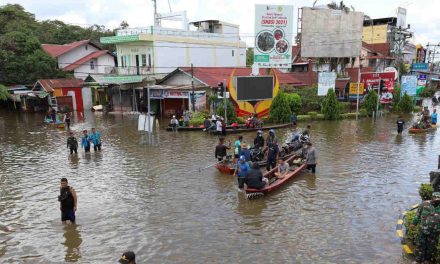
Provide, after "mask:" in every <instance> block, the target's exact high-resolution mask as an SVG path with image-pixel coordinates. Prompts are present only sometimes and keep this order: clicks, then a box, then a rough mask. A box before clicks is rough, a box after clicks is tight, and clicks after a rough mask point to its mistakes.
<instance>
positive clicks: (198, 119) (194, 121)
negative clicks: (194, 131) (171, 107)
mask: <svg viewBox="0 0 440 264" xmlns="http://www.w3.org/2000/svg"><path fill="white" fill-rule="evenodd" d="M205 117H209V113H208V112H205V111H200V112H194V113H192V114H191V118H190V119H189V124H190V125H192V126H200V125H203V122H204V121H205Z"/></svg>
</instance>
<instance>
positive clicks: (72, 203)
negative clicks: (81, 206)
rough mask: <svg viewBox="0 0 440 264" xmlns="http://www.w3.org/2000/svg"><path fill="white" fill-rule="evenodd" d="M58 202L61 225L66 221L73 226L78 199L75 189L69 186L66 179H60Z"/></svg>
mask: <svg viewBox="0 0 440 264" xmlns="http://www.w3.org/2000/svg"><path fill="white" fill-rule="evenodd" d="M58 201H59V202H60V210H61V221H62V222H63V224H65V223H66V221H67V220H69V221H70V222H71V223H72V224H74V223H75V212H76V209H77V201H78V198H77V196H76V191H75V189H73V188H72V187H70V186H69V183H68V181H67V179H66V178H62V179H61V186H60V195H59V196H58Z"/></svg>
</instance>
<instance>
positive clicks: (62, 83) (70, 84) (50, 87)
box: [32, 79, 84, 93]
mask: <svg viewBox="0 0 440 264" xmlns="http://www.w3.org/2000/svg"><path fill="white" fill-rule="evenodd" d="M37 84H40V85H41V87H43V89H44V90H46V92H49V93H50V92H53V91H54V89H56V88H81V87H83V85H84V81H83V80H81V79H40V80H37V82H36V83H35V85H34V88H35V86H37ZM32 90H34V89H32Z"/></svg>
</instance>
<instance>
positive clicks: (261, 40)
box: [254, 5, 293, 68]
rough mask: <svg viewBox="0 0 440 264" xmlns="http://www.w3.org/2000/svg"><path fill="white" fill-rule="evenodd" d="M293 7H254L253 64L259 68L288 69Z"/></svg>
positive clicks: (290, 52) (289, 64)
mask: <svg viewBox="0 0 440 264" xmlns="http://www.w3.org/2000/svg"><path fill="white" fill-rule="evenodd" d="M292 31H293V6H289V5H255V35H256V37H255V49H254V62H255V63H256V64H257V65H258V66H259V67H260V68H290V67H291V64H292V43H291V42H292V36H293V33H292Z"/></svg>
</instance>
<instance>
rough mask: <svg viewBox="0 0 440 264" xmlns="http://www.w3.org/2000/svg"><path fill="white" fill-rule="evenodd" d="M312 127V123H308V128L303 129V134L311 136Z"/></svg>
mask: <svg viewBox="0 0 440 264" xmlns="http://www.w3.org/2000/svg"><path fill="white" fill-rule="evenodd" d="M311 128H312V126H311V125H307V127H306V129H304V130H303V132H302V135H303V136H308V137H309V138H310V129H311Z"/></svg>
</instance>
